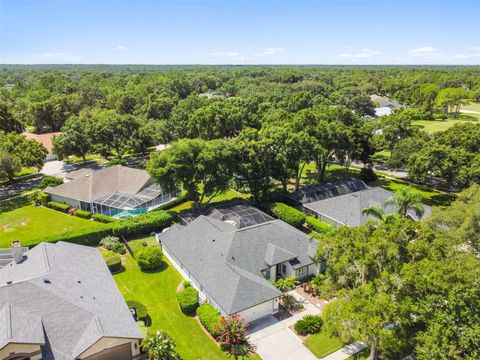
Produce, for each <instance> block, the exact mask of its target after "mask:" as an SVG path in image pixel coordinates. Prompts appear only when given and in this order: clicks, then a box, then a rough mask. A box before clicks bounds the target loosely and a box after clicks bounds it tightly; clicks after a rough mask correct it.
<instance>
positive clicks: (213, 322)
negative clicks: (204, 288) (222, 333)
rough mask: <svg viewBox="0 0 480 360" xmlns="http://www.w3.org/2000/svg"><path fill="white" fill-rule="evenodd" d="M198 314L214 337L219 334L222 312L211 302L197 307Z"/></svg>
mask: <svg viewBox="0 0 480 360" xmlns="http://www.w3.org/2000/svg"><path fill="white" fill-rule="evenodd" d="M196 313H197V316H198V318H199V319H200V322H201V323H202V324H203V326H205V329H207V331H208V332H209V333H210V334H212V336H213V337H217V336H218V331H217V330H218V327H219V326H220V322H221V320H222V317H221V316H220V313H219V312H218V311H217V309H215V308H214V307H213V306H212V305H210V304H203V305H200V306H199V307H198V308H197V311H196Z"/></svg>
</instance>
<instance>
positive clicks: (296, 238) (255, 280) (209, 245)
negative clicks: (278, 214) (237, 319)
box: [160, 215, 316, 314]
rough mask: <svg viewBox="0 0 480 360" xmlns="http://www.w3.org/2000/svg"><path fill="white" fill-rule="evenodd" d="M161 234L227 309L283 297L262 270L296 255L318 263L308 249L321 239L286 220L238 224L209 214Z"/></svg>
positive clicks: (305, 261)
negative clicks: (314, 237) (241, 226)
mask: <svg viewBox="0 0 480 360" xmlns="http://www.w3.org/2000/svg"><path fill="white" fill-rule="evenodd" d="M160 240H161V242H162V245H163V246H164V247H165V248H166V249H167V250H168V251H169V253H171V254H172V255H173V256H175V258H177V259H178V261H179V262H180V263H181V264H182V265H183V266H184V268H185V269H186V270H187V271H188V272H189V273H190V274H191V276H193V278H194V279H195V280H197V281H198V282H199V283H200V285H201V286H202V287H203V288H204V289H205V291H206V292H207V293H208V294H209V295H210V296H211V297H212V298H213V299H214V300H215V302H216V303H217V304H218V305H219V306H220V307H221V308H222V309H223V310H224V312H225V313H227V314H234V313H236V312H239V311H242V310H245V309H248V308H250V307H252V306H255V305H258V304H260V303H263V302H266V301H268V300H271V299H273V298H276V297H279V296H280V295H281V294H282V293H281V292H280V291H278V290H277V289H276V288H275V287H274V286H273V285H272V284H271V283H270V282H269V281H267V280H266V279H265V278H264V277H263V275H262V270H265V269H268V268H269V264H268V262H273V263H276V261H277V260H279V259H280V260H285V261H288V260H290V259H292V258H294V257H296V258H297V259H298V261H299V262H300V263H301V264H302V266H306V265H309V264H312V263H313V260H312V258H311V257H310V256H309V255H308V254H309V253H310V251H309V249H310V246H311V244H312V242H314V243H315V244H316V240H312V239H310V238H309V237H308V236H307V235H306V234H304V233H303V232H301V231H299V230H297V229H295V228H293V227H292V226H290V225H288V224H286V223H284V222H282V221H280V220H272V221H269V222H264V223H261V224H257V225H253V226H250V227H244V228H241V229H237V228H236V227H235V226H234V225H232V224H229V223H226V222H223V221H220V220H217V219H213V218H210V217H207V216H203V215H201V216H199V217H197V218H196V219H195V220H193V221H192V222H191V223H189V224H188V225H187V226H181V225H175V226H173V227H172V228H170V229H169V230H168V231H166V232H164V233H162V234H161V236H160ZM266 260H267V261H266Z"/></svg>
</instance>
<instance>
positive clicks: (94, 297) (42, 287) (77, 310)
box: [0, 242, 142, 360]
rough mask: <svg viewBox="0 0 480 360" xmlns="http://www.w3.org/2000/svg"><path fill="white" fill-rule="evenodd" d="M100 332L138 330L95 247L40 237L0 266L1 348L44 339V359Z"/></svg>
mask: <svg viewBox="0 0 480 360" xmlns="http://www.w3.org/2000/svg"><path fill="white" fill-rule="evenodd" d="M7 282H8V283H10V282H11V283H10V284H8V283H7ZM8 313H10V316H8ZM8 319H9V320H8ZM7 320H8V321H7ZM5 328H7V329H8V328H9V329H11V331H10V333H9V332H8V331H7V332H5ZM5 334H7V335H5ZM8 334H11V335H8ZM103 337H114V338H126V339H141V338H142V335H141V333H140V331H139V329H138V327H137V325H136V323H135V321H134V320H133V317H132V315H131V313H130V311H129V309H128V307H127V305H126V303H125V301H124V300H123V297H122V295H121V293H120V291H119V290H118V288H117V286H116V284H115V281H114V280H113V278H112V275H111V274H110V271H109V270H108V268H107V266H106V265H105V261H104V260H103V257H102V256H101V254H100V252H99V251H98V250H97V249H95V248H91V247H87V246H82V245H75V244H71V243H65V242H58V243H56V244H51V243H41V244H39V245H37V246H36V247H34V248H33V249H31V250H29V251H28V253H27V257H26V259H25V260H24V261H23V262H21V263H19V264H15V263H14V262H12V263H10V264H9V265H7V266H5V267H3V268H2V269H0V349H1V348H2V347H3V346H5V345H6V344H8V343H12V342H22V343H35V344H42V345H43V347H42V359H44V360H50V359H55V360H67V359H69V360H70V359H75V358H77V357H78V356H79V355H81V354H82V353H83V352H85V350H87V349H88V348H90V347H91V346H92V345H93V344H95V343H96V342H98V340H100V339H101V338H103ZM17 340H18V341H17ZM20 340H21V341H20Z"/></svg>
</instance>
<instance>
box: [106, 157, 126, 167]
mask: <svg viewBox="0 0 480 360" xmlns="http://www.w3.org/2000/svg"><path fill="white" fill-rule="evenodd" d="M125 164H126V162H125V160H124V159H118V158H114V159H111V160H109V161H108V162H107V166H115V165H125Z"/></svg>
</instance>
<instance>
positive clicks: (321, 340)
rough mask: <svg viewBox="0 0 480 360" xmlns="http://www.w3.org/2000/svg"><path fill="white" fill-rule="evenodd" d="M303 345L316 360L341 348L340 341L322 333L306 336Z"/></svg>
mask: <svg viewBox="0 0 480 360" xmlns="http://www.w3.org/2000/svg"><path fill="white" fill-rule="evenodd" d="M304 345H305V346H306V347H307V348H308V349H309V350H310V351H311V352H312V353H313V354H314V355H315V356H316V357H318V358H323V357H325V356H327V355H329V354H331V353H333V352H334V351H337V350H338V349H341V348H342V343H341V342H340V340H338V339H336V338H332V337H330V336H328V335H327V334H326V333H325V332H324V331H320V332H319V333H318V334H313V335H310V336H308V337H307V339H306V340H305V342H304Z"/></svg>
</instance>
